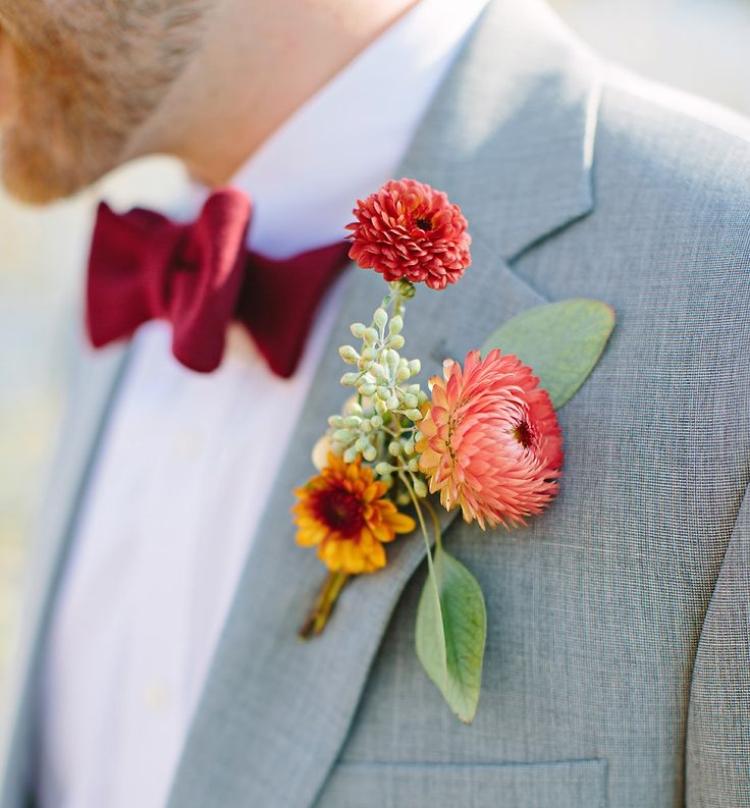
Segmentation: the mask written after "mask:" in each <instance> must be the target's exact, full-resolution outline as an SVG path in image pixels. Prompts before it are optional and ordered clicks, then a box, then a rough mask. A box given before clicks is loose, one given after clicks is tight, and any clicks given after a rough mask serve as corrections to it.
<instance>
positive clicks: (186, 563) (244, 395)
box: [38, 0, 486, 808]
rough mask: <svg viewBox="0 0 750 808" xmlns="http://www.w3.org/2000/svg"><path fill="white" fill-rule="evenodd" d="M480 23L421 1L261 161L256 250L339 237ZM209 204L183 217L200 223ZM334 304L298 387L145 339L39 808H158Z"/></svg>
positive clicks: (88, 526)
mask: <svg viewBox="0 0 750 808" xmlns="http://www.w3.org/2000/svg"><path fill="white" fill-rule="evenodd" d="M485 3H486V0H461V2H456V0H422V2H420V3H418V4H417V5H416V6H415V7H414V8H413V9H412V10H411V11H410V12H408V13H407V14H406V15H405V16H404V17H402V18H401V19H400V20H399V21H398V22H397V23H396V24H395V25H393V26H392V27H391V28H390V29H389V30H387V31H386V32H385V33H384V34H383V35H382V36H381V37H380V38H379V39H378V40H377V41H376V42H374V43H373V44H372V45H371V46H370V47H368V48H367V50H365V51H364V52H363V53H361V54H360V55H359V57H358V58H357V59H356V60H355V61H353V62H352V63H351V64H350V65H349V66H348V67H347V68H346V69H345V70H344V71H342V72H341V73H340V74H339V75H337V76H336V77H335V78H334V79H333V80H332V81H331V82H329V83H328V84H327V85H326V86H325V87H324V88H323V89H322V90H321V91H320V92H318V93H317V94H316V95H315V96H314V97H313V98H311V99H310V100H309V101H308V102H307V103H306V104H304V105H303V106H302V107H301V108H300V109H299V110H298V111H297V112H296V113H295V114H294V116H293V117H292V118H291V119H290V120H289V121H288V122H287V123H286V124H285V125H284V126H282V127H281V128H280V129H279V130H278V131H277V132H276V133H275V134H274V135H273V136H272V137H271V138H270V139H269V140H268V141H267V142H266V144H265V145H264V146H263V147H262V148H261V149H260V150H259V151H258V152H257V153H256V154H255V155H254V156H253V157H252V159H251V160H250V161H249V162H248V163H247V164H246V165H245V166H244V168H242V170H241V171H240V172H239V173H238V175H237V176H236V177H235V179H234V181H233V183H232V184H233V185H234V186H235V187H239V188H241V189H243V190H245V191H247V192H248V194H249V195H250V196H251V197H252V199H253V201H254V214H253V220H252V225H251V228H250V233H249V243H250V245H251V246H252V247H253V249H255V250H257V251H260V252H263V253H266V254H268V255H271V256H276V257H281V256H287V255H291V254H294V253H297V252H300V251H303V250H308V249H311V248H313V247H317V246H320V245H323V244H329V243H332V242H335V241H337V240H340V239H342V238H343V237H344V236H345V233H346V231H345V230H344V226H345V225H346V224H347V223H348V222H349V221H350V220H351V210H352V207H353V205H354V202H355V200H356V199H357V198H363V197H365V196H366V195H368V194H369V193H371V192H372V191H374V190H376V189H377V188H378V187H379V186H380V185H381V184H382V183H383V182H384V181H385V180H387V179H388V178H390V177H392V176H394V175H395V173H396V172H397V170H398V166H399V163H400V161H401V159H402V158H403V156H404V154H405V152H406V149H407V147H408V145H409V143H410V141H411V139H412V137H413V135H414V133H415V130H416V127H417V125H418V123H419V120H420V118H421V117H422V115H423V114H424V112H425V110H426V107H427V105H428V104H429V101H430V99H431V97H432V96H433V94H434V92H435V90H436V88H437V86H438V84H439V82H440V81H441V79H442V78H443V77H444V75H445V72H446V70H447V68H448V67H449V65H450V63H451V61H452V59H453V58H454V56H455V54H456V53H457V51H458V49H459V46H460V44H461V41H462V40H463V39H464V37H465V36H466V34H467V32H468V30H469V28H470V27H471V25H472V24H473V23H474V22H475V20H476V19H477V17H478V15H479V13H480V11H481V9H482V8H483V6H484V5H485ZM206 194H207V191H206V190H204V189H202V190H199V191H197V192H196V193H195V194H194V196H195V198H194V199H190V200H188V204H187V205H186V206H183V211H182V212H184V208H185V207H187V208H188V210H190V211H191V212H196V211H197V209H198V207H199V205H200V203H201V202H202V200H203V199H204V198H205V196H206ZM133 201H135V200H133ZM165 212H166V213H170V214H173V215H174V212H173V211H171V210H170V211H165ZM375 303H376V301H373V305H374V304H375ZM338 304H339V290H338V289H337V288H334V290H333V291H332V292H331V293H330V294H329V295H328V297H327V299H326V301H325V302H324V304H323V306H322V308H321V310H320V312H319V314H318V317H317V321H316V325H315V327H314V329H313V333H312V335H311V337H310V339H309V341H308V345H307V348H306V351H305V355H304V357H303V360H302V363H301V366H300V368H299V370H298V371H297V373H296V374H295V375H294V377H293V378H291V379H288V380H283V379H280V378H277V377H275V376H274V375H272V374H271V373H270V371H269V370H268V369H267V367H266V365H265V364H264V362H263V360H262V358H260V357H259V356H258V355H257V354H256V352H255V350H254V348H253V346H252V344H251V342H250V341H249V339H248V338H247V337H246V336H245V333H244V332H243V331H242V330H241V329H240V328H239V327H237V326H233V328H232V332H231V334H230V341H229V342H230V345H229V349H228V351H227V355H226V356H225V359H224V362H223V364H222V365H221V367H220V368H219V370H217V371H216V372H215V373H212V374H209V375H201V374H196V373H193V372H191V371H189V370H186V369H185V368H184V367H182V366H181V365H179V364H178V363H177V362H176V361H175V360H174V359H173V357H172V355H171V353H170V332H169V328H168V327H167V326H166V325H165V324H163V323H150V324H147V325H145V326H144V327H142V328H141V329H140V330H139V332H138V334H137V335H136V337H135V345H134V352H133V356H132V359H131V363H130V365H129V367H128V370H127V375H126V377H125V382H124V386H123V389H122V392H121V394H120V396H119V399H118V401H117V402H116V405H115V407H114V412H113V415H112V417H111V419H110V422H109V424H108V427H107V430H106V434H105V436H104V440H103V443H102V447H101V451H100V455H99V457H98V459H97V462H96V465H95V469H94V475H93V479H92V482H91V484H90V485H89V487H88V491H87V493H86V497H85V501H84V504H83V510H82V514H81V519H80V521H79V527H78V531H77V535H76V536H75V538H74V543H73V547H72V551H71V555H70V560H69V563H68V566H67V569H66V573H65V575H64V577H63V581H62V584H61V588H60V594H59V600H58V603H57V609H56V613H55V618H54V620H53V624H52V627H51V630H50V636H49V641H48V648H47V654H46V658H45V663H44V667H43V677H42V688H41V693H40V699H41V702H42V704H41V706H42V709H41V715H42V726H41V728H40V729H41V732H40V737H41V743H40V755H39V774H38V790H39V798H40V802H41V805H42V806H43V808H162V806H164V805H165V803H166V799H167V795H168V792H169V787H170V783H171V779H172V776H173V774H174V771H175V768H176V765H177V761H178V757H179V754H180V751H181V748H182V744H183V741H184V738H185V735H186V731H187V728H188V725H189V722H190V719H191V716H192V714H193V711H194V710H195V708H196V705H197V702H198V698H199V696H200V692H201V688H202V686H203V682H204V679H205V677H206V673H207V670H208V668H209V665H210V662H211V658H212V655H213V650H214V646H215V644H216V642H217V639H218V635H219V632H220V630H221V627H222V624H223V622H224V619H225V617H226V614H227V611H228V609H229V606H230V603H231V600H232V595H233V592H234V589H235V586H236V584H237V581H238V579H239V576H240V572H241V570H242V567H243V563H244V561H245V557H246V555H247V553H248V549H249V546H250V543H251V541H252V538H253V534H254V532H255V529H256V527H257V524H258V521H259V518H260V516H261V514H262V511H263V508H264V505H265V502H266V500H267V498H268V495H269V490H270V488H271V486H272V484H273V480H274V477H275V476H276V472H277V470H278V466H279V464H280V462H281V459H282V457H283V455H284V452H285V449H286V444H287V442H288V439H289V437H290V434H291V431H292V429H293V427H294V425H295V422H296V420H297V417H298V415H299V413H300V410H301V408H302V405H303V402H304V400H305V396H306V394H307V391H308V389H309V387H310V385H311V383H312V381H313V377H314V375H315V369H316V367H317V364H318V362H319V360H320V356H321V353H322V350H323V346H324V344H325V342H326V340H327V337H328V335H329V333H330V330H331V327H332V324H333V320H334V317H335V313H336V311H337V308H338ZM269 425H272V428H269ZM324 428H325V424H321V430H323V429H324ZM311 449H312V447H300V448H299V451H301V452H308V451H310V450H311Z"/></svg>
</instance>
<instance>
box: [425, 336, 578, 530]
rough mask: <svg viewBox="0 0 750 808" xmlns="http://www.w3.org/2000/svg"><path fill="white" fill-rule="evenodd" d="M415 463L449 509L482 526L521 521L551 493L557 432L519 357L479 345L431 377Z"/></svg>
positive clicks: (559, 455)
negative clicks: (440, 374) (482, 350)
mask: <svg viewBox="0 0 750 808" xmlns="http://www.w3.org/2000/svg"><path fill="white" fill-rule="evenodd" d="M431 385H432V400H431V404H430V408H429V410H428V412H427V415H426V416H425V418H424V419H423V420H422V421H421V422H420V425H419V429H420V431H421V433H422V439H421V440H420V441H419V443H418V445H417V450H418V451H419V452H420V453H421V455H420V469H421V470H422V472H423V473H424V474H425V475H426V476H427V477H428V479H429V484H430V491H431V492H432V493H436V492H439V494H440V501H441V502H442V504H443V506H444V507H445V508H447V509H448V510H450V509H452V508H454V507H456V506H457V505H460V506H461V509H462V511H463V516H464V519H465V520H466V521H467V522H471V521H472V520H474V519H476V520H477V522H478V523H479V525H480V527H482V529H484V528H485V527H495V526H497V525H498V524H504V525H506V526H510V525H512V524H522V523H523V522H524V519H525V517H526V516H529V515H531V514H536V513H539V512H540V511H541V510H542V509H543V508H544V507H545V506H546V505H547V504H548V503H549V502H550V500H551V499H552V498H553V497H554V496H555V495H556V494H557V490H558V478H559V476H560V469H561V466H562V461H563V451H562V433H561V431H560V426H559V424H558V421H557V416H556V414H555V410H554V408H553V406H552V402H551V400H550V397H549V395H548V394H547V392H546V391H545V390H543V389H542V388H540V387H539V380H538V379H537V378H536V377H535V376H534V374H533V371H532V370H531V368H529V367H528V366H527V365H524V364H523V363H522V362H521V361H520V360H519V359H518V358H517V357H515V356H512V355H509V354H502V353H501V352H500V351H498V350H494V351H491V352H490V353H489V354H488V355H487V356H486V357H485V358H484V359H482V358H481V356H480V354H479V351H472V352H470V353H469V354H468V356H467V357H466V362H465V363H464V366H463V368H462V367H461V366H460V365H459V364H458V363H457V362H447V363H446V365H445V369H444V379H443V378H440V377H435V378H434V379H432V380H431Z"/></svg>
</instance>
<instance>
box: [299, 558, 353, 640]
mask: <svg viewBox="0 0 750 808" xmlns="http://www.w3.org/2000/svg"><path fill="white" fill-rule="evenodd" d="M349 578H350V576H349V574H348V573H346V572H329V573H328V576H327V577H326V579H325V582H324V583H323V587H322V589H321V590H320V594H319V595H318V597H317V599H316V601H315V604H314V606H313V607H312V609H311V610H310V613H309V614H308V615H307V618H306V619H305V622H304V623H303V624H302V626H300V629H299V631H298V634H299V636H300V638H301V639H303V640H309V639H311V638H312V637H317V636H318V635H319V634H322V633H323V629H324V628H325V627H326V624H327V623H328V618H329V617H330V616H331V612H332V611H333V607H334V606H335V605H336V601H337V600H338V597H339V595H340V594H341V590H342V589H343V588H344V586H345V585H346V582H347V581H348V580H349Z"/></svg>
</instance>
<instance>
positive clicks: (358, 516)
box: [293, 453, 415, 574]
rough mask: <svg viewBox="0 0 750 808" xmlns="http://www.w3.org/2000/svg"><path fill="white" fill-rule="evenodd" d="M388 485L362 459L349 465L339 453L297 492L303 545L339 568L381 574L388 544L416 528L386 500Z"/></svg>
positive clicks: (299, 536)
mask: <svg viewBox="0 0 750 808" xmlns="http://www.w3.org/2000/svg"><path fill="white" fill-rule="evenodd" d="M387 491H388V486H387V485H386V484H385V483H383V482H379V481H377V480H375V478H374V475H373V471H372V469H371V468H369V467H368V466H363V465H362V462H361V460H360V459H357V460H356V461H355V462H354V463H345V462H344V461H343V460H342V459H341V458H340V457H337V456H336V455H334V454H332V453H331V454H329V455H328V465H327V466H326V467H325V468H324V469H323V470H322V471H321V473H320V474H319V475H318V476H316V477H313V478H312V479H311V480H309V481H308V482H307V484H306V485H305V486H303V487H302V488H298V489H297V490H296V491H295V494H296V495H297V497H298V499H299V502H298V503H297V504H296V505H295V506H294V508H293V513H294V517H295V519H294V521H295V524H296V525H297V527H298V530H297V543H298V544H301V545H303V546H305V547H313V546H317V548H318V557H319V558H320V559H321V561H323V563H324V564H325V565H326V566H327V567H328V569H329V570H331V571H333V572H339V571H340V572H346V573H350V574H357V573H360V572H375V571H376V570H378V569H381V568H382V567H384V566H385V564H386V554H385V548H384V547H383V544H387V543H388V542H390V541H393V540H394V539H395V538H396V535H397V534H398V533H410V532H411V531H412V530H414V528H415V524H414V520H413V519H412V518H411V517H410V516H406V515H405V514H403V513H399V511H398V510H397V508H396V506H395V505H394V504H393V503H392V502H391V501H390V500H389V499H387V498H386V496H385V495H386V493H387Z"/></svg>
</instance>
